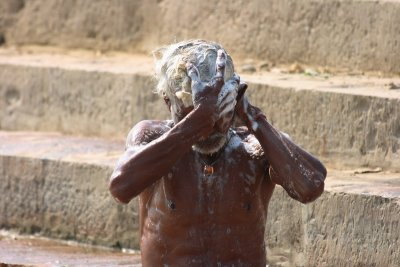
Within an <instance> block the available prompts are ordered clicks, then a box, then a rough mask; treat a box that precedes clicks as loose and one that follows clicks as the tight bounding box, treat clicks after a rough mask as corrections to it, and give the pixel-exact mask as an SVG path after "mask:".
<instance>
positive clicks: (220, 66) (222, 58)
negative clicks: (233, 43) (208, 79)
mask: <svg viewBox="0 0 400 267" xmlns="http://www.w3.org/2000/svg"><path fill="white" fill-rule="evenodd" d="M225 64H226V54H225V52H224V50H222V49H219V50H218V52H217V61H216V64H215V67H216V74H215V77H218V78H224V75H225Z"/></svg>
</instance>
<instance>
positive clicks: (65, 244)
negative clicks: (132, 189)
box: [0, 231, 141, 267]
mask: <svg viewBox="0 0 400 267" xmlns="http://www.w3.org/2000/svg"><path fill="white" fill-rule="evenodd" d="M0 266H1V267H58V266H60V267H61V266H68V267H82V266H85V267H110V266H125V267H140V266H141V264H140V253H139V252H137V251H126V252H125V253H122V252H121V251H118V250H112V249H109V248H105V247H93V246H88V245H85V244H80V243H77V242H75V241H61V240H55V239H49V238H44V237H41V236H37V235H36V236H35V235H19V234H17V233H15V232H9V231H0Z"/></svg>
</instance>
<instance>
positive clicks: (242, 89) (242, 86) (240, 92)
mask: <svg viewBox="0 0 400 267" xmlns="http://www.w3.org/2000/svg"><path fill="white" fill-rule="evenodd" d="M247 88H248V85H247V83H241V84H239V89H238V95H237V97H236V101H237V102H239V100H240V99H242V97H243V95H244V93H245V92H246V90H247Z"/></svg>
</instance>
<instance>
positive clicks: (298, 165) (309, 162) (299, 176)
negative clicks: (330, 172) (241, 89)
mask: <svg viewBox="0 0 400 267" xmlns="http://www.w3.org/2000/svg"><path fill="white" fill-rule="evenodd" d="M246 124H247V126H248V128H249V129H251V131H252V132H253V134H254V135H255V136H256V137H257V139H258V140H259V142H260V144H261V146H262V148H263V149H264V153H265V156H266V158H267V160H268V161H269V163H270V165H271V168H272V171H270V174H271V179H272V180H273V182H275V183H277V184H279V185H282V186H283V187H284V188H285V189H286V191H287V192H288V193H289V194H290V195H291V196H292V197H294V198H295V199H297V200H299V201H301V202H304V203H305V202H310V201H312V200H314V199H315V198H317V197H318V196H319V195H320V194H322V192H323V188H324V180H325V177H326V169H325V167H324V166H323V165H322V163H321V162H320V161H319V160H318V159H317V158H315V157H314V156H312V155H311V154H309V153H308V152H307V151H305V150H304V149H302V148H300V147H299V146H297V145H296V144H294V143H293V142H292V141H291V140H290V139H289V138H288V137H286V136H284V135H283V134H282V133H280V132H279V131H278V130H276V129H275V128H274V127H273V126H272V125H271V124H270V123H269V122H268V121H267V119H266V118H265V116H264V115H263V114H262V113H261V111H260V110H259V109H257V108H255V107H249V108H248V116H247V118H246Z"/></svg>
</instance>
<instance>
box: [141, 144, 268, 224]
mask: <svg viewBox="0 0 400 267" xmlns="http://www.w3.org/2000/svg"><path fill="white" fill-rule="evenodd" d="M207 167H208V168H210V167H211V168H212V170H213V171H212V173H210V172H206V171H205V168H207ZM266 168H267V166H266V162H265V161H263V160H261V159H252V158H249V157H246V155H245V154H241V153H235V154H233V153H225V154H224V155H223V156H222V157H221V158H217V159H216V160H215V162H206V161H205V160H204V159H202V158H201V156H200V155H199V154H196V153H195V152H190V153H188V154H187V155H186V156H185V157H184V158H183V159H182V160H180V161H179V162H177V163H176V164H175V165H174V166H173V167H172V168H171V170H170V171H169V172H168V173H166V174H165V175H164V176H163V178H162V179H161V180H160V181H159V182H158V183H157V184H156V185H154V187H153V190H154V191H153V195H152V198H151V200H150V199H149V201H151V206H152V207H157V209H158V210H160V211H163V212H167V213H168V214H170V215H174V214H175V215H183V216H204V215H212V216H213V217H215V218H217V219H218V218H219V217H221V218H220V219H224V217H225V216H226V214H241V213H244V214H246V213H250V212H254V211H256V210H258V209H264V208H265V206H264V204H265V203H262V202H263V199H265V196H264V194H265V192H266V191H268V190H267V189H268V187H270V186H271V185H270V184H269V183H268V179H267V177H265V176H266Z"/></svg>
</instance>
